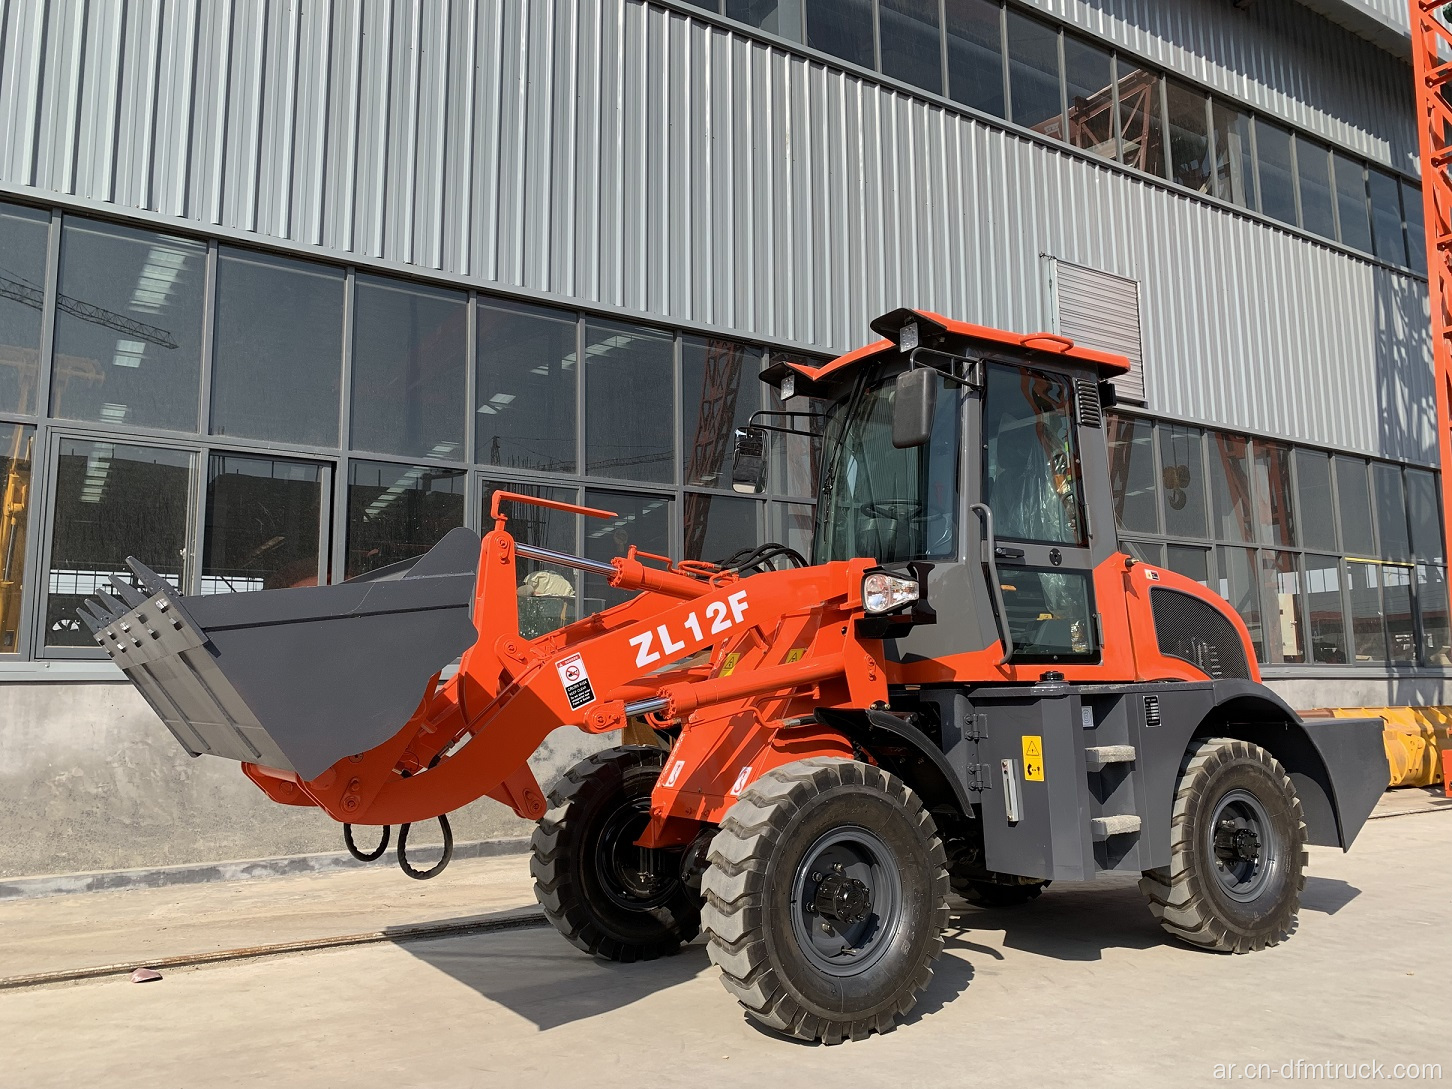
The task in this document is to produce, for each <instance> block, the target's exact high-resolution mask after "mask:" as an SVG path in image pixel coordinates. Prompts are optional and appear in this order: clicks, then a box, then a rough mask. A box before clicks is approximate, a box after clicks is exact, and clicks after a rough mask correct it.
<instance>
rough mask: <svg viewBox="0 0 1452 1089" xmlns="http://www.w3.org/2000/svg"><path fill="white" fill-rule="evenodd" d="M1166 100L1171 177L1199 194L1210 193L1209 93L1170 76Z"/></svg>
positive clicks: (1166, 84) (1166, 85)
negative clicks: (1206, 94) (1207, 98)
mask: <svg viewBox="0 0 1452 1089" xmlns="http://www.w3.org/2000/svg"><path fill="white" fill-rule="evenodd" d="M1165 99H1166V101H1167V102H1168V104H1169V111H1170V113H1169V126H1168V128H1169V134H1170V177H1171V178H1172V179H1173V180H1175V181H1177V182H1179V183H1180V184H1181V185H1183V186H1186V187H1188V188H1190V189H1193V190H1194V191H1195V192H1197V193H1208V192H1210V188H1211V184H1210V179H1211V171H1210V132H1209V129H1208V127H1207V124H1208V121H1207V119H1208V117H1209V110H1208V109H1207V107H1206V96H1205V93H1204V92H1203V91H1197V90H1195V89H1193V88H1191V87H1187V86H1185V85H1184V84H1183V83H1177V82H1176V81H1175V80H1173V79H1166V80H1165Z"/></svg>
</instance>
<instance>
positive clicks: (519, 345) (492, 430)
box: [474, 299, 579, 473]
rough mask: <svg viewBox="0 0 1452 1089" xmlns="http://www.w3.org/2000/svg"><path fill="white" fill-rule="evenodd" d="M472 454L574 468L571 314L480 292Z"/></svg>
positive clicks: (512, 463) (515, 463)
mask: <svg viewBox="0 0 1452 1089" xmlns="http://www.w3.org/2000/svg"><path fill="white" fill-rule="evenodd" d="M475 320H476V321H477V322H478V328H479V344H478V360H479V378H478V383H477V385H478V388H477V391H476V393H475V398H476V399H477V401H478V404H477V405H475V406H474V424H475V427H476V428H477V431H476V432H475V437H474V449H475V459H476V460H477V461H479V462H480V463H481V464H484V465H504V466H509V467H510V468H518V469H540V470H544V471H546V472H565V473H569V472H574V471H575V386H576V380H577V377H578V375H579V369H578V368H577V367H576V366H575V356H576V352H577V351H578V349H577V347H576V344H575V336H576V332H577V329H578V324H577V322H576V321H575V317H574V315H573V314H569V313H567V312H565V311H562V310H547V309H545V308H544V307H539V306H527V305H524V304H522V303H505V302H499V303H486V302H484V300H482V299H480V300H479V302H478V304H477V314H476V319H475Z"/></svg>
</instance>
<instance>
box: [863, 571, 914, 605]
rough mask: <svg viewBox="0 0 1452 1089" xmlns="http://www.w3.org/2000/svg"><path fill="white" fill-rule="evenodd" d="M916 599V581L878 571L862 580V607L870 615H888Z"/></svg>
mask: <svg viewBox="0 0 1452 1089" xmlns="http://www.w3.org/2000/svg"><path fill="white" fill-rule="evenodd" d="M917 599H918V583H917V580H916V579H900V578H897V577H895V576H893V575H884V574H883V573H882V572H880V571H879V572H877V573H876V574H872V575H868V576H867V577H866V578H865V579H863V580H862V607H863V608H864V609H866V610H867V611H868V612H870V613H890V612H892V610H894V609H897V608H900V607H901V606H903V605H908V604H911V603H912V602H914V601H916V600H917Z"/></svg>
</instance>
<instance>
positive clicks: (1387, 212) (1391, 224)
mask: <svg viewBox="0 0 1452 1089" xmlns="http://www.w3.org/2000/svg"><path fill="white" fill-rule="evenodd" d="M1366 181H1367V188H1368V189H1369V191H1370V193H1371V225H1372V233H1373V235H1374V236H1375V243H1376V255H1377V256H1378V257H1380V258H1381V259H1382V260H1383V261H1387V262H1389V263H1391V264H1393V265H1405V264H1406V263H1407V243H1406V231H1405V228H1404V226H1403V224H1402V201H1401V187H1400V186H1399V185H1398V184H1397V180H1396V178H1394V177H1392V176H1391V175H1390V174H1385V173H1383V172H1382V171H1380V170H1368V171H1367V172H1366Z"/></svg>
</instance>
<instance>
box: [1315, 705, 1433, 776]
mask: <svg viewBox="0 0 1452 1089" xmlns="http://www.w3.org/2000/svg"><path fill="white" fill-rule="evenodd" d="M1302 714H1303V715H1306V716H1312V715H1331V716H1334V717H1336V718H1379V719H1381V721H1382V731H1381V737H1382V742H1383V743H1384V744H1385V745H1386V762H1387V764H1388V765H1389V766H1390V767H1391V785H1392V786H1394V787H1399V786H1431V785H1432V784H1433V783H1440V782H1441V781H1442V756H1441V754H1442V753H1444V752H1452V707H1325V708H1321V709H1319V710H1316V711H1304V712H1302Z"/></svg>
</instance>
